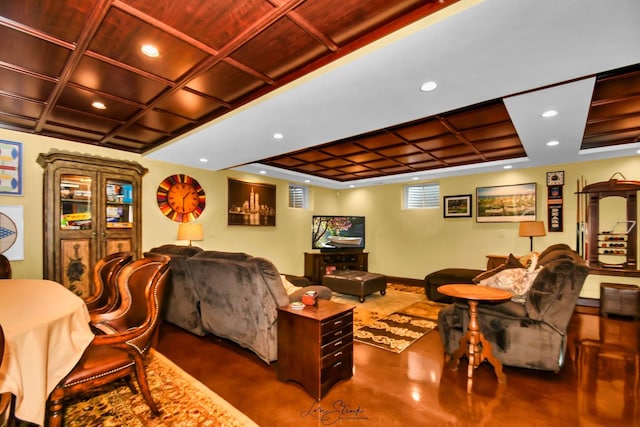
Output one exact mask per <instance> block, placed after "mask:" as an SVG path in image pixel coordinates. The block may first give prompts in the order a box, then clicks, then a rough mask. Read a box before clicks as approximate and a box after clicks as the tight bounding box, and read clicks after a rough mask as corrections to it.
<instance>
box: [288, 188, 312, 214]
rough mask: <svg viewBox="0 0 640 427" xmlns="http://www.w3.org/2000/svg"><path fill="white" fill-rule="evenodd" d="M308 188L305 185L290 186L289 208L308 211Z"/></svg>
mask: <svg viewBox="0 0 640 427" xmlns="http://www.w3.org/2000/svg"><path fill="white" fill-rule="evenodd" d="M307 199H308V188H307V187H305V186H304V185H296V184H289V207H290V208H296V209H306V208H307V206H308V200H307Z"/></svg>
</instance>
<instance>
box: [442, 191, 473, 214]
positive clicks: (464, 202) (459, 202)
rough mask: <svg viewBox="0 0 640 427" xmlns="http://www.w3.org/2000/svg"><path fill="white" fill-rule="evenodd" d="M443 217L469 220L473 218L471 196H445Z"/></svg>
mask: <svg viewBox="0 0 640 427" xmlns="http://www.w3.org/2000/svg"><path fill="white" fill-rule="evenodd" d="M443 202H444V203H442V205H443V208H444V212H443V216H444V217H445V218H469V217H471V211H472V209H471V206H472V205H471V194H463V195H460V196H444V198H443Z"/></svg>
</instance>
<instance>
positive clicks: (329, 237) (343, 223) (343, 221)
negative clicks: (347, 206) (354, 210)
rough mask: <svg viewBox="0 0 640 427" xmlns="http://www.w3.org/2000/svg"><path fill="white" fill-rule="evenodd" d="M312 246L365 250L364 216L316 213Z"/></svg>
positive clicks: (312, 232) (315, 247)
mask: <svg viewBox="0 0 640 427" xmlns="http://www.w3.org/2000/svg"><path fill="white" fill-rule="evenodd" d="M312 221H313V222H312V227H311V248H312V249H320V251H321V252H329V251H362V250H364V237H365V236H364V217H363V216H338V215H314V216H313V219H312Z"/></svg>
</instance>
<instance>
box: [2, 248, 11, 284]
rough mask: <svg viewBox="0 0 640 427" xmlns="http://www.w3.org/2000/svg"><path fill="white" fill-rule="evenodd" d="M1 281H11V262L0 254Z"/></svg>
mask: <svg viewBox="0 0 640 427" xmlns="http://www.w3.org/2000/svg"><path fill="white" fill-rule="evenodd" d="M0 279H11V262H10V261H9V259H8V258H7V257H6V256H4V255H3V254H0Z"/></svg>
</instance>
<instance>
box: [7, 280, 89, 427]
mask: <svg viewBox="0 0 640 427" xmlns="http://www.w3.org/2000/svg"><path fill="white" fill-rule="evenodd" d="M89 321H90V316H89V311H88V309H87V305H86V304H85V302H84V300H83V299H82V298H80V297H79V296H77V295H75V294H74V293H73V292H71V291H70V290H69V289H67V288H66V287H64V286H63V285H61V284H60V283H57V282H54V281H51V280H39V279H4V280H0V325H2V328H3V329H4V334H5V352H4V357H3V360H2V363H1V364H0V392H1V393H4V392H10V393H12V394H13V395H14V396H15V416H16V418H18V419H20V420H22V421H28V422H30V423H34V424H37V425H44V420H45V414H46V406H47V399H48V397H49V394H50V393H51V391H52V390H53V389H54V388H55V387H56V385H57V384H58V383H59V382H60V380H62V379H63V378H64V377H65V376H66V375H67V374H68V373H69V372H70V371H71V369H73V367H74V366H75V365H76V363H77V362H78V361H79V360H80V358H81V357H82V354H83V353H84V351H85V349H86V348H87V346H88V345H89V343H91V341H92V340H93V338H94V334H93V333H92V332H91V328H90V326H89Z"/></svg>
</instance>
